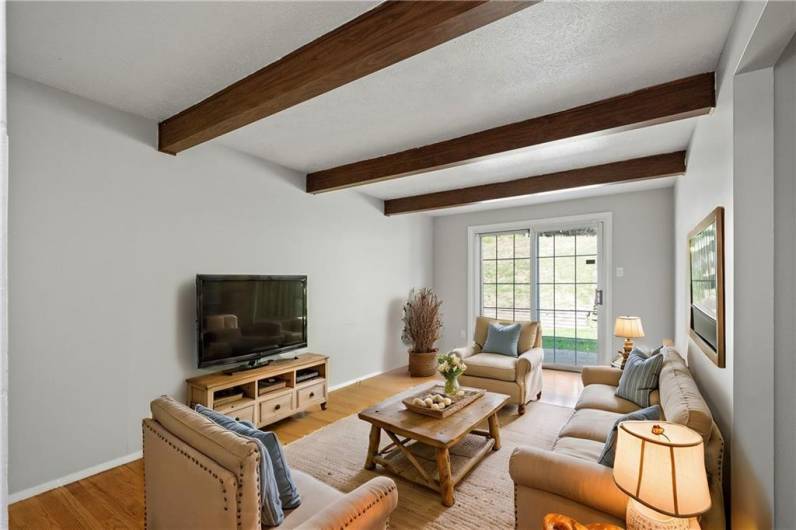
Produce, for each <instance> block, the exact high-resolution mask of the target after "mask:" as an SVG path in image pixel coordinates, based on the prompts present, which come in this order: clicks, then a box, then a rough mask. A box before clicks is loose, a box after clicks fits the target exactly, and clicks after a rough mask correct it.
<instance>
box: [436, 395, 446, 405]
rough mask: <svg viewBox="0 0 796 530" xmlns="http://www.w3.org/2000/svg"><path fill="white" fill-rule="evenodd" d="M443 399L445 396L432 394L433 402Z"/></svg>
mask: <svg viewBox="0 0 796 530" xmlns="http://www.w3.org/2000/svg"><path fill="white" fill-rule="evenodd" d="M443 399H445V398H443V397H442V396H440V395H439V394H434V403H440V402H441V401H442V400H443Z"/></svg>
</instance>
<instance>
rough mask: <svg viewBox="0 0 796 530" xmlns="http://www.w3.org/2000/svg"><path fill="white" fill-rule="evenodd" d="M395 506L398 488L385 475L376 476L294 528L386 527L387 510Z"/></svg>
mask: <svg viewBox="0 0 796 530" xmlns="http://www.w3.org/2000/svg"><path fill="white" fill-rule="evenodd" d="M397 506H398V489H397V488H396V487H395V482H393V481H392V479H389V478H387V477H376V478H374V479H371V480H370V481H368V482H366V483H365V484H362V485H361V486H360V487H358V488H357V489H355V490H354V491H352V492H351V493H349V494H347V495H346V496H344V497H342V498H340V499H339V500H337V501H335V502H334V503H333V504H331V505H330V506H327V507H326V508H324V509H323V510H321V511H320V512H318V513H316V514H315V515H314V516H312V517H311V518H309V519H307V520H306V521H304V522H303V523H301V524H300V525H299V526H297V527H296V528H297V529H301V530H332V529H334V530H337V529H339V528H346V529H351V530H376V529H383V528H386V527H387V520H388V519H389V517H390V514H391V513H392V512H393V510H395V508H396V507H397Z"/></svg>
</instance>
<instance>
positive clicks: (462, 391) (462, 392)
mask: <svg viewBox="0 0 796 530" xmlns="http://www.w3.org/2000/svg"><path fill="white" fill-rule="evenodd" d="M456 395H457V396H463V395H464V390H459V391H458V392H456Z"/></svg>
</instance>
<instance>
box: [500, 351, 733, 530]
mask: <svg viewBox="0 0 796 530" xmlns="http://www.w3.org/2000/svg"><path fill="white" fill-rule="evenodd" d="M663 355H664V361H663V368H662V369H661V375H660V384H659V391H656V392H653V395H652V400H653V403H659V404H660V405H661V408H662V409H663V414H664V416H665V419H666V420H667V421H671V422H675V423H680V424H683V425H687V426H688V427H690V428H692V429H694V430H695V431H697V432H698V433H700V434H701V435H702V437H703V439H704V440H705V468H706V470H707V474H708V484H709V486H710V492H711V500H712V506H711V508H710V510H709V511H708V512H707V513H705V514H703V515H702V518H701V520H700V523H701V526H702V528H703V530H724V527H725V522H724V499H723V494H722V459H723V450H724V440H723V438H722V436H721V433H720V432H719V429H718V427H717V426H716V424H715V422H714V421H713V417H712V415H711V413H710V409H709V408H708V406H707V404H706V403H705V401H704V399H703V398H702V395H701V394H700V393H699V389H698V388H697V385H696V383H695V382H694V379H693V378H692V377H691V373H690V372H689V370H688V368H687V367H686V364H685V362H684V361H683V359H682V358H681V357H680V355H679V354H678V353H677V352H676V351H675V350H673V349H671V348H666V349H664V351H663ZM621 374H622V372H621V371H620V370H618V369H616V368H610V367H585V368H584V369H583V373H582V379H583V386H584V388H583V392H582V393H581V396H580V399H579V400H578V403H577V405H576V406H575V410H574V411H573V414H572V416H571V418H570V419H569V421H568V422H567V424H566V425H565V426H564V427H563V429H561V432H560V433H559V435H558V439H557V441H556V442H555V445H554V446H553V448H552V450H543V449H539V448H536V447H519V448H517V449H515V450H514V453H513V454H512V455H511V460H510V463H509V473H510V475H511V478H512V480H514V491H515V497H514V503H515V516H516V526H517V528H533V529H536V528H540V525H541V522H542V519H543V518H544V516H545V514H547V513H549V512H558V513H562V514H566V515H568V516H570V517H573V518H575V519H577V520H578V521H580V522H582V523H592V522H604V523H613V524H616V525H621V526H624V520H625V510H626V506H627V501H628V497H627V495H625V494H624V493H623V492H622V491H621V490H619V488H617V487H616V485H615V484H614V481H613V475H612V469H611V468H609V467H605V466H602V465H600V464H598V463H597V461H598V459H599V457H600V454H601V452H602V449H603V446H604V444H605V440H606V437H607V436H608V433H609V431H610V429H611V428H612V427H613V424H614V422H615V421H616V419H617V418H618V417H620V416H621V415H622V414H626V413H628V412H631V411H633V410H637V409H638V408H639V407H638V406H636V405H635V404H634V403H632V402H630V401H627V400H624V399H622V398H620V397H617V396H615V395H614V392H615V390H616V387H617V385H618V384H619V377H620V376H621Z"/></svg>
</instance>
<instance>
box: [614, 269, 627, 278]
mask: <svg viewBox="0 0 796 530" xmlns="http://www.w3.org/2000/svg"><path fill="white" fill-rule="evenodd" d="M624 275H625V268H624V267H617V268H616V277H617V278H621V277H622V276H624Z"/></svg>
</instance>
